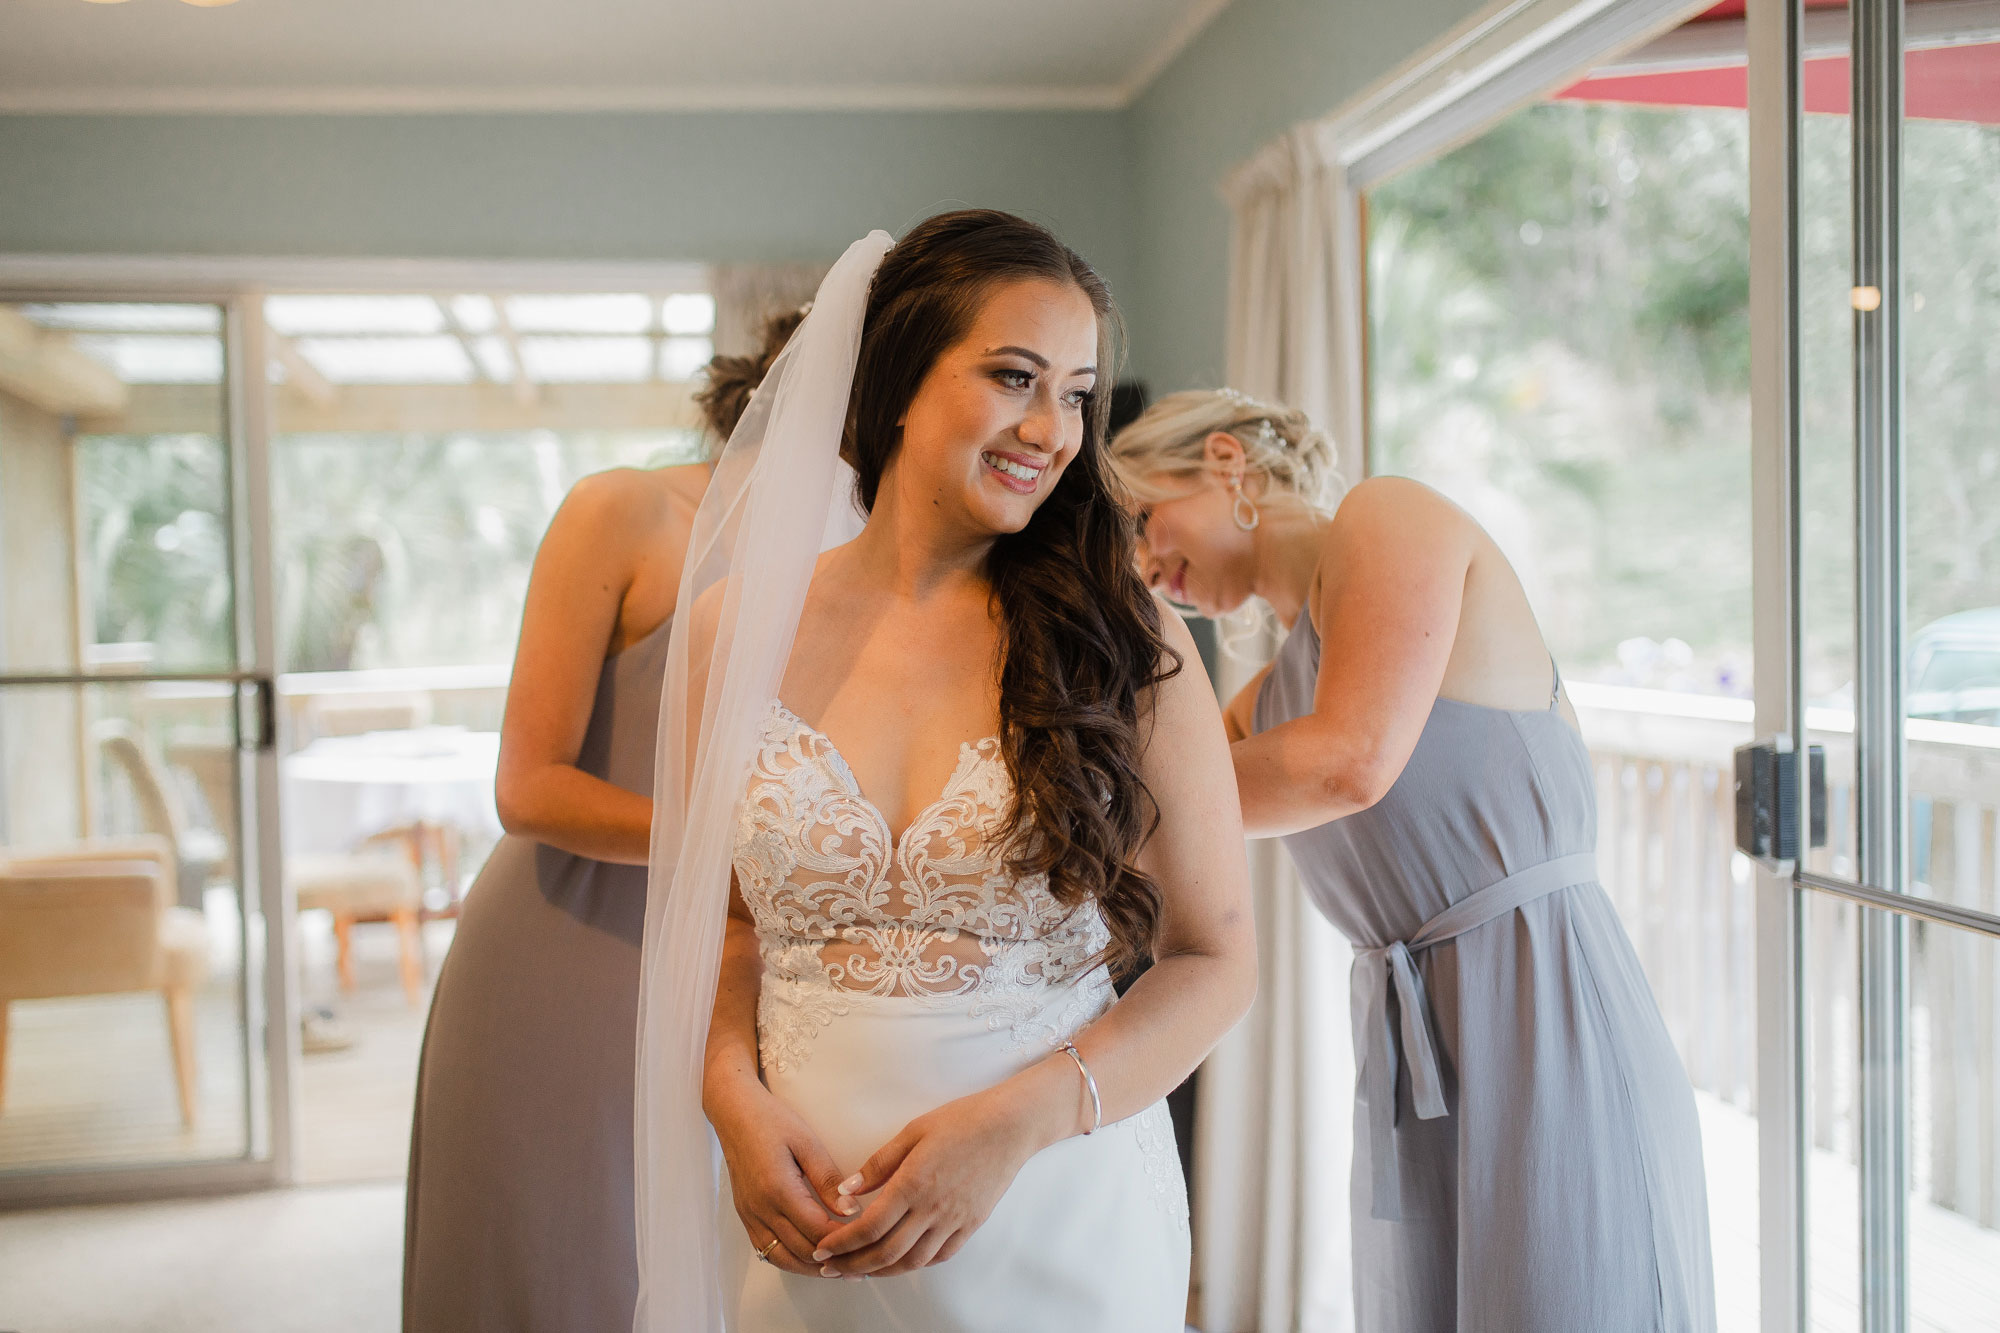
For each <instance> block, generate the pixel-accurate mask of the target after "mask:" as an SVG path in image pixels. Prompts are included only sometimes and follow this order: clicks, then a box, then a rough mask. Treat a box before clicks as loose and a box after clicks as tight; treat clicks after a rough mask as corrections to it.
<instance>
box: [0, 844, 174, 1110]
mask: <svg viewBox="0 0 2000 1333" xmlns="http://www.w3.org/2000/svg"><path fill="white" fill-rule="evenodd" d="M175 874H176V865H175V861H174V856H173V852H172V850H171V849H170V848H169V847H168V846H167V844H166V843H165V841H164V840H162V839H159V838H141V839H136V840H132V841H119V842H110V841H106V842H96V843H82V844H78V845H76V846H71V847H64V848H57V849H51V850H47V851H39V852H12V853H9V852H4V851H0V1108H4V1106H5V1099H6V1073H7V1010H8V1006H9V1005H10V1004H11V1003H12V1002H13V1001H15V1000H47V999H57V998H63V997H68V996H78V995H106V994H116V993H119V992H124V991H151V990H156V991H159V992H160V994H161V996H162V997H163V998H164V999H165V1001H166V1011H167V1039H168V1043H169V1045H170V1046H171V1048H172V1051H173V1060H174V1081H175V1085H176V1087H177V1089H178V1090H179V1093H180V1110H181V1121H182V1123H183V1124H185V1125H189V1126H192V1125H193V1124H194V1122H195V1110H196V1092H197V1089H198V1087H199V1082H198V1080H197V1077H196V1070H195V1025H194V997H195V993H196V991H197V990H199V989H200V987H201V984H202V982H203V981H205V980H206V979H207V977H208V931H207V928H206V927H205V926H204V924H203V922H202V917H201V913H199V912H196V911H193V910H191V909H189V908H185V907H176V906H174V905H173V897H174V887H173V886H174V882H175Z"/></svg>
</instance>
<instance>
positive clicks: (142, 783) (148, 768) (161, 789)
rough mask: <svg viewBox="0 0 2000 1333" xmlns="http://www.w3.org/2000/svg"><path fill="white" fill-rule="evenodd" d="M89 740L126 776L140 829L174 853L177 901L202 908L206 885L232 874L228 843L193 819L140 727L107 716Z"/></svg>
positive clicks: (182, 904) (94, 729) (116, 769)
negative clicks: (195, 822) (188, 814)
mask: <svg viewBox="0 0 2000 1333" xmlns="http://www.w3.org/2000/svg"><path fill="white" fill-rule="evenodd" d="M91 736H92V737H93V739H95V740H96V742H97V749H98V753H99V754H101V755H103V756H104V759H105V762H106V763H108V764H109V765H110V766H111V768H112V769H114V770H115V771H117V772H119V773H121V774H123V775H124V778H125V783H126V786H127V787H129V788H130V789H131V793H132V801H133V804H134V805H135V806H136V807H137V814H138V821H139V831H140V832H144V833H149V834H152V835H153V836H155V837H158V838H163V839H165V840H166V842H167V845H168V847H169V848H171V849H172V851H173V855H174V888H175V897H176V900H177V901H178V902H179V903H180V905H181V906H183V907H192V908H197V909H198V908H200V906H201V891H202V889H203V888H204V887H205V886H206V885H207V883H208V881H209V880H210V879H212V878H214V877H215V876H216V875H218V874H228V873H230V871H231V868H232V866H233V864H234V862H233V859H232V857H231V856H230V846H229V844H226V843H225V842H224V841H223V840H222V838H221V837H220V836H218V835H216V834H214V833H210V832H209V831H208V830H206V829H198V828H195V827H194V826H193V824H192V823H191V822H190V821H189V819H188V816H187V808H186V805H185V804H184V803H183V802H182V800H181V793H180V792H179V791H178V790H176V789H175V787H174V785H173V781H172V779H171V778H169V777H168V775H167V770H166V765H165V764H163V763H162V762H161V761H160V759H159V758H158V757H157V756H156V755H155V754H154V752H153V747H152V746H151V745H150V744H149V743H148V742H147V741H146V738H145V736H144V734H143V733H141V732H140V730H139V729H138V728H137V727H135V726H133V725H132V724H131V723H130V722H127V721H126V720H125V719H123V718H115V717H114V718H105V719H103V720H102V721H100V722H98V723H97V724H96V725H94V726H93V727H92V728H91Z"/></svg>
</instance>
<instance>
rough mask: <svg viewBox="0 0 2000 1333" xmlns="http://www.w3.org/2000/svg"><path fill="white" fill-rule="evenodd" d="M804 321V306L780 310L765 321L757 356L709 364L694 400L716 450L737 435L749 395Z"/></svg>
mask: <svg viewBox="0 0 2000 1333" xmlns="http://www.w3.org/2000/svg"><path fill="white" fill-rule="evenodd" d="M805 318H806V307H804V306H800V307H799V308H798V309H797V310H785V311H781V312H780V313H778V314H775V315H773V316H771V317H770V318H769V319H767V320H765V321H764V336H763V338H762V340H761V342H760V343H759V345H758V348H757V351H756V353H755V354H754V355H751V356H718V357H715V358H713V359H712V360H710V361H709V363H708V368H707V370H706V371H705V372H704V374H703V376H702V386H701V388H700V389H698V390H696V391H695V394H694V401H695V405H696V406H698V407H699V408H701V414H702V417H703V419H704V420H706V421H707V423H708V429H709V431H710V432H711V433H712V434H713V435H714V436H715V448H716V449H717V450H720V449H721V448H722V446H723V445H725V444H727V443H728V442H729V437H730V436H731V435H733V434H734V433H735V432H736V423H737V422H738V421H741V420H742V419H743V409H744V408H746V407H748V406H749V405H750V395H751V394H753V393H755V392H757V386H758V385H760V384H762V383H763V382H764V376H766V375H768V374H769V373H770V371H771V363H772V362H774V361H776V360H777V359H778V353H780V352H782V351H784V350H785V344H786V343H788V342H790V341H791V340H792V335H793V334H794V333H796V332H798V328H799V325H800V324H803V323H804V322H805Z"/></svg>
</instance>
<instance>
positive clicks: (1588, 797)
mask: <svg viewBox="0 0 2000 1333" xmlns="http://www.w3.org/2000/svg"><path fill="white" fill-rule="evenodd" d="M1319 661H1320V643H1319V634H1318V631H1317V630H1316V629H1314V627H1313V625H1312V621H1311V617H1309V616H1303V615H1302V616H1300V617H1299V622H1298V625H1297V626H1296V627H1295V628H1294V629H1293V631H1292V633H1291V635H1290V636H1289V637H1288V638H1287V639H1286V641H1285V644H1284V646H1283V647H1282V648H1281V649H1280V650H1279V652H1278V656H1277V658H1276V659H1275V660H1274V662H1273V663H1272V667H1271V674H1270V676H1269V677H1268V678H1267V679H1266V681H1265V683H1264V686H1263V688H1262V690H1261V691H1260V693H1259V695H1258V698H1257V709H1256V728H1257V730H1258V731H1264V730H1267V729H1269V728H1271V727H1274V726H1277V725H1279V724H1280V723H1283V722H1287V721H1290V720H1291V719H1293V718H1296V717H1300V716H1303V715H1304V714H1306V713H1309V712H1311V711H1312V706H1313V687H1314V684H1315V682H1316V680H1317V678H1318V675H1319ZM1558 688H1559V686H1558ZM1284 841H1285V846H1286V848H1287V850H1289V851H1290V853H1291V855H1292V858H1293V860H1294V862H1295V863H1296V864H1297V866H1298V870H1299V875H1300V878H1301V879H1302V880H1303V881H1304V883H1305V886H1306V890H1307V892H1308V893H1309V894H1311V896H1312V899H1313V901H1314V903H1316V904H1317V905H1318V907H1319V909H1320V911H1321V912H1323V913H1324V914H1325V915H1326V917H1327V919H1328V920H1330V921H1331V922H1332V923H1333V924H1334V926H1335V927H1336V928H1338V929H1339V930H1340V931H1341V932H1342V933H1343V934H1344V935H1346V936H1347V938H1348V940H1349V941H1350V942H1351V943H1352V944H1353V945H1354V949H1355V962H1354V970H1353V978H1352V984H1353V1019H1354V1051H1355V1060H1356V1064H1357V1065H1358V1067H1359V1077H1358V1079H1357V1083H1358V1088H1357V1105H1356V1108H1355V1117H1354V1127H1355V1128H1354V1171H1353V1177H1352V1207H1353V1213H1354V1300H1355V1315H1356V1326H1357V1327H1358V1328H1359V1329H1361V1330H1363V1333H1383V1331H1384V1330H1399V1331H1400V1330H1408V1331H1409V1333H1436V1331H1437V1330H1445V1329H1461V1330H1471V1329H1477V1330H1480V1331H1481V1333H1512V1331H1515V1330H1518V1331H1519V1333H1570V1331H1572V1330H1574V1331H1575V1333H1585V1331H1589V1333H1598V1331H1600V1330H1601V1331H1602V1333H1612V1331H1613V1330H1616V1333H1636V1331H1638V1330H1655V1329H1657V1330H1672V1331H1673V1333H1681V1331H1682V1330H1689V1329H1698V1330H1706V1329H1712V1328H1714V1327H1715V1295H1714V1287H1713V1279H1712V1276H1711V1270H1710V1263H1709V1248H1708V1205H1707V1197H1706V1188H1705V1184H1704V1179H1703V1175H1702V1160H1701V1132H1700V1126H1699V1124H1698V1123H1697V1121H1696V1117H1695V1107H1694V1096H1693V1093H1692V1091H1691V1090H1690V1088H1689V1086H1688V1080H1687V1075H1686V1074H1685V1073H1684V1072H1683V1070H1682V1068H1681V1063H1680V1059H1679V1057H1678V1056H1677V1055H1676V1053H1675V1051H1674V1048H1673V1044H1672V1042H1671V1040H1670V1039H1669V1038H1668V1035H1667V1030H1666V1025H1665V1024H1664V1023H1663V1022H1661V1020H1660V1014H1659V1009H1658V1007H1657V1006H1656V1005H1655V1003H1654V1001H1653V994H1652V991H1651V990H1650V989H1649V988H1648V987H1647V984H1646V978H1645V976H1644V974H1643V973H1642V972H1641V971H1640V967H1639V959H1638V956H1637V955H1636V954H1635V953H1634V952H1633V950H1632V945H1631V942H1630V941H1629V940H1628V939H1627V938H1626V935H1625V931H1624V928H1623V927H1622V926H1621V925H1620V924H1619V921H1618V917H1617V915H1616V913H1615V912H1614V911H1613V909H1612V906H1611V900H1610V899H1609V898H1608V897H1607V896H1606V895H1605V892H1604V890H1603V888H1602V887H1601V886H1600V885H1599V883H1598V881H1597V871H1596V867H1595V864H1594V860H1593V849H1594V848H1595V846H1596V842H1597V809H1596V799H1595V791H1594V786H1593V783H1592V777H1591V765H1590V756H1589V753H1588V752H1587V751H1586V750H1585V748H1584V745H1583V742H1582V740H1581V739H1580V738H1579V737H1578V736H1577V734H1576V732H1575V730H1574V729H1572V728H1571V727H1570V725H1569V723H1568V722H1567V720H1566V719H1565V718H1564V717H1563V715H1562V714H1561V713H1560V712H1558V711H1556V709H1555V707H1554V704H1553V700H1552V701H1551V706H1550V707H1549V708H1547V709H1542V710H1520V711H1516V710H1505V709H1497V708H1483V707H1478V706H1476V705H1472V704H1465V703H1459V702H1457V701H1454V700H1450V699H1442V698H1441V699H1439V700H1438V701H1437V702H1436V704H1435V705H1434V706H1433V708H1432V710H1431V714H1430V717H1429V718H1428V719H1427V720H1426V722H1425V724H1424V730H1423V734H1422V736H1421V738H1420V739H1419V740H1418V741H1417V746H1416V749H1415V751H1413V752H1412V753H1411V755H1410V759H1409V763H1408V764H1406V765H1405V766H1404V769H1403V772H1402V774H1401V775H1400V776H1399V777H1398V778H1397V779H1396V782H1395V784H1394V785H1393V786H1392V787H1391V788H1390V790H1389V792H1388V793H1387V794H1386V795H1385V796H1384V797H1383V798H1382V799H1381V800H1380V801H1379V802H1377V803H1376V804H1375V805H1374V806H1372V807H1370V808H1369V809H1367V810H1363V811H1360V812H1359V813H1356V814H1353V815H1349V816H1348V817H1346V818H1345V819H1338V820H1335V821H1333V822H1332V823H1328V824H1323V825H1321V826H1320V827H1318V828H1314V829H1307V830H1305V831H1304V832H1301V833H1296V834H1293V835H1291V836H1290V837H1287V838H1286V839H1285V840H1284Z"/></svg>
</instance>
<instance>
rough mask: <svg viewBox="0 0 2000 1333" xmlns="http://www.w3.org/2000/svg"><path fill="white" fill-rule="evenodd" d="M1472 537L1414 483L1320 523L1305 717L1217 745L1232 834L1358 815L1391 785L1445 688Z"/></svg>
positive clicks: (1274, 832) (1378, 485) (1394, 486)
mask: <svg viewBox="0 0 2000 1333" xmlns="http://www.w3.org/2000/svg"><path fill="white" fill-rule="evenodd" d="M1473 539H1474V530H1473V528H1472V527H1471V524H1470V523H1469V521H1468V520H1466V519H1465V517H1464V516H1463V515H1462V514H1460V513H1458V511H1457V510H1456V509H1454V508H1453V507H1452V506H1451V505H1449V504H1448V503H1445V502H1444V501H1443V500H1442V499H1441V498H1440V497H1438V496H1437V495H1436V494H1435V493H1433V492H1431V491H1430V490H1428V489H1427V488H1425V487H1423V486H1420V485H1418V484H1417V483H1415V482H1409V481H1404V480H1402V479H1401V478H1397V477H1378V478H1376V479H1374V480H1371V481H1366V482H1363V483H1362V484H1361V485H1359V486H1356V487H1355V488H1354V489H1353V490H1352V491H1350V492H1348V495H1347V498H1346V499H1345V500H1344V501H1343V502H1342V503H1341V506H1340V510H1339V512H1338V513H1336V514H1335V515H1334V519H1333V522H1332V523H1331V524H1329V525H1328V528H1327V534H1326V545H1325V547H1324V548H1323V550H1322V553H1321V556H1320V563H1319V573H1318V576H1317V577H1318V582H1319V587H1320V595H1319V599H1318V604H1317V605H1316V606H1314V605H1309V606H1308V607H1307V608H1306V610H1305V612H1304V614H1306V615H1310V616H1312V617H1313V624H1314V626H1315V627H1316V628H1317V629H1318V630H1319V639H1320V664H1319V679H1318V681H1317V683H1316V684H1315V686H1314V689H1313V711H1312V712H1310V713H1308V714H1306V715H1305V716H1303V717H1299V718H1295V719H1293V720H1292V721H1290V722H1286V723H1284V724H1282V725H1280V726H1276V727H1272V728H1271V729H1270V730H1269V731H1265V732H1261V733H1259V734H1258V735H1255V736H1251V737H1249V738H1248V739H1245V740H1240V741H1238V742H1236V743H1235V744H1234V745H1232V746H1231V747H1230V755H1231V758H1232V759H1233V760H1234V761H1235V767H1236V785H1237V789H1238V791H1239V793H1240V794H1241V796H1242V799H1243V827H1244V831H1245V832H1246V833H1247V834H1248V835H1249V836H1250V837H1253V838H1273V837H1278V836H1280V835H1282V834H1286V833H1296V832H1298V831H1299V830H1301V829H1309V828H1316V827H1318V826H1319V825H1321V824H1324V823H1327V822H1328V821H1330V820H1334V819H1339V818H1341V817H1342V816H1343V815H1351V814H1353V813H1354V812H1355V811H1357V810H1365V809H1367V808H1368V807H1369V806H1371V805H1373V804H1375V802H1377V801H1379V800H1381V799H1382V796H1383V794H1384V793H1385V792H1387V791H1388V790H1389V788H1390V787H1391V786H1392V785H1394V783H1395V781H1396V778H1397V777H1398V776H1399V775H1400V774H1401V773H1402V771H1403V765H1405V764H1407V763H1408V762H1409V760H1410V753H1411V752H1412V751H1413V750H1415V749H1416V747H1417V739H1418V737H1420V736H1421V735H1422V734H1423V730H1424V722H1425V720H1426V719H1428V718H1429V716H1430V712H1431V706H1432V705H1433V704H1434V703H1435V702H1436V700H1437V697H1438V691H1439V689H1440V687H1441V686H1442V684H1443V682H1444V673H1445V666H1446V664H1447V663H1448V662H1449V661H1450V660H1451V649H1452V642H1453V640H1454V639H1455V638H1456V636H1457V632H1458V618H1459V610H1460V607H1461V605H1462V603H1463V602H1464V598H1465V580H1466V575H1467V573H1468V572H1469V571H1470V569H1471V567H1472V556H1473V549H1474V546H1473Z"/></svg>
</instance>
